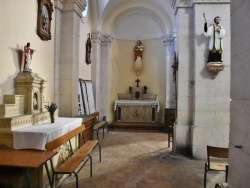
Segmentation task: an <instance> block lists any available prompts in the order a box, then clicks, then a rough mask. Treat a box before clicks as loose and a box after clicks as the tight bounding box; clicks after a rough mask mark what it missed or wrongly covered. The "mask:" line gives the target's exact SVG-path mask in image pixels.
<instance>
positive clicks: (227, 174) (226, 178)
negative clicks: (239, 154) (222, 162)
mask: <svg viewBox="0 0 250 188" xmlns="http://www.w3.org/2000/svg"><path fill="white" fill-rule="evenodd" d="M227 177H228V165H226V183H227Z"/></svg>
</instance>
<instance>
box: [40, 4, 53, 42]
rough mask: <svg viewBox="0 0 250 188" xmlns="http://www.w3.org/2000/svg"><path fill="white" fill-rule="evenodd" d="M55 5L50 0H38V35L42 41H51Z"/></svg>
mask: <svg viewBox="0 0 250 188" xmlns="http://www.w3.org/2000/svg"><path fill="white" fill-rule="evenodd" d="M52 12H53V4H52V3H51V1H50V0H38V15H37V34H38V36H39V37H40V38H41V39H42V40H45V41H46V40H51V20H52Z"/></svg>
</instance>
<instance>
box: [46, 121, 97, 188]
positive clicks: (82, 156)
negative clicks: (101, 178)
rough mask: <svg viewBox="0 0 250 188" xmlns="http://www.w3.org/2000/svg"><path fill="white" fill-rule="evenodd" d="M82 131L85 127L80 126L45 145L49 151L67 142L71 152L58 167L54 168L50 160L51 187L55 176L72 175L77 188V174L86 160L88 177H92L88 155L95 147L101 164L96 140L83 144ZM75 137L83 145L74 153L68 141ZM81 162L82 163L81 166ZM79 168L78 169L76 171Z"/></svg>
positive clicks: (89, 156)
mask: <svg viewBox="0 0 250 188" xmlns="http://www.w3.org/2000/svg"><path fill="white" fill-rule="evenodd" d="M84 130H85V125H84V124H82V125H81V126H80V127H78V128H76V129H74V130H72V131H70V132H68V133H67V134H65V135H63V136H61V137H59V138H57V139H55V140H53V141H51V142H49V143H47V144H46V146H45V148H46V149H47V150H49V151H50V150H55V149H57V148H58V147H59V146H61V145H62V144H64V143H66V142H69V146H70V150H71V156H70V157H69V158H68V159H67V160H66V161H65V162H64V163H62V164H61V165H60V166H58V167H56V168H54V165H53V162H52V160H51V159H50V163H51V168H52V173H53V176H52V185H53V184H54V179H55V174H74V175H75V178H76V187H78V173H79V172H80V170H81V169H82V168H83V166H84V165H85V164H86V163H87V162H88V160H90V177H92V157H91V155H90V154H91V152H92V151H93V150H94V149H95V148H96V146H98V147H99V160H100V162H101V146H100V144H99V143H98V140H88V141H87V142H84V135H83V131H84ZM77 135H78V136H79V143H81V141H80V140H82V142H83V143H84V144H83V145H80V146H79V147H78V149H77V150H76V151H75V152H74V151H73V148H72V145H71V141H70V139H72V138H73V137H75V136H77ZM83 161H84V163H83V164H81V163H82V162H83ZM80 164H81V165H80ZM79 166H80V168H79V169H78V170H77V168H78V167H79ZM76 170H77V171H76Z"/></svg>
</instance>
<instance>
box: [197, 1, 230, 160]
mask: <svg viewBox="0 0 250 188" xmlns="http://www.w3.org/2000/svg"><path fill="white" fill-rule="evenodd" d="M192 6H193V11H194V12H193V19H194V24H193V28H194V31H193V33H194V36H193V37H192V38H193V43H194V46H193V54H194V65H193V66H194V69H193V70H194V78H193V83H194V86H193V88H194V96H195V97H194V100H193V103H194V111H193V112H194V115H193V119H194V120H193V126H192V155H193V157H194V158H198V159H200V158H206V153H207V151H206V145H212V146H217V147H228V144H229V123H230V38H231V37H230V35H231V34H230V28H231V26H230V1H228V0H222V1H216V0H211V1H208V0H193V2H192ZM222 10H223V11H222ZM203 13H205V17H206V21H207V23H208V25H210V24H213V23H214V17H216V16H220V17H221V23H220V24H221V25H222V26H223V27H224V29H225V31H226V36H225V37H224V38H223V39H222V41H223V43H224V45H223V52H222V60H223V65H225V67H224V70H223V71H221V72H219V73H218V75H217V76H216V77H215V78H214V79H212V77H211V75H210V72H209V71H208V70H207V69H206V65H207V59H208V53H209V51H208V40H209V38H207V37H205V36H204V34H203V33H204V22H205V20H204V17H203Z"/></svg>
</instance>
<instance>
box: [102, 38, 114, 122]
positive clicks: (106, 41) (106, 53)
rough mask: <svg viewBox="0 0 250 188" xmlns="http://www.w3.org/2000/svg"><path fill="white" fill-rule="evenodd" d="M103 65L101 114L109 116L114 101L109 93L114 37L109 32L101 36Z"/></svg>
mask: <svg viewBox="0 0 250 188" xmlns="http://www.w3.org/2000/svg"><path fill="white" fill-rule="evenodd" d="M101 41H102V43H101V65H100V70H101V72H100V75H101V80H100V85H101V86H102V87H101V89H100V114H101V115H102V116H107V114H112V113H108V111H110V110H111V109H112V107H111V106H110V105H111V104H112V103H111V101H110V97H109V96H110V95H109V91H110V89H109V87H111V86H110V84H109V83H110V82H111V81H110V80H109V75H110V74H109V72H110V47H111V41H112V37H111V35H108V34H103V35H102V37H101ZM112 112H113V111H112ZM107 119H108V120H109V119H111V117H107Z"/></svg>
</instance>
